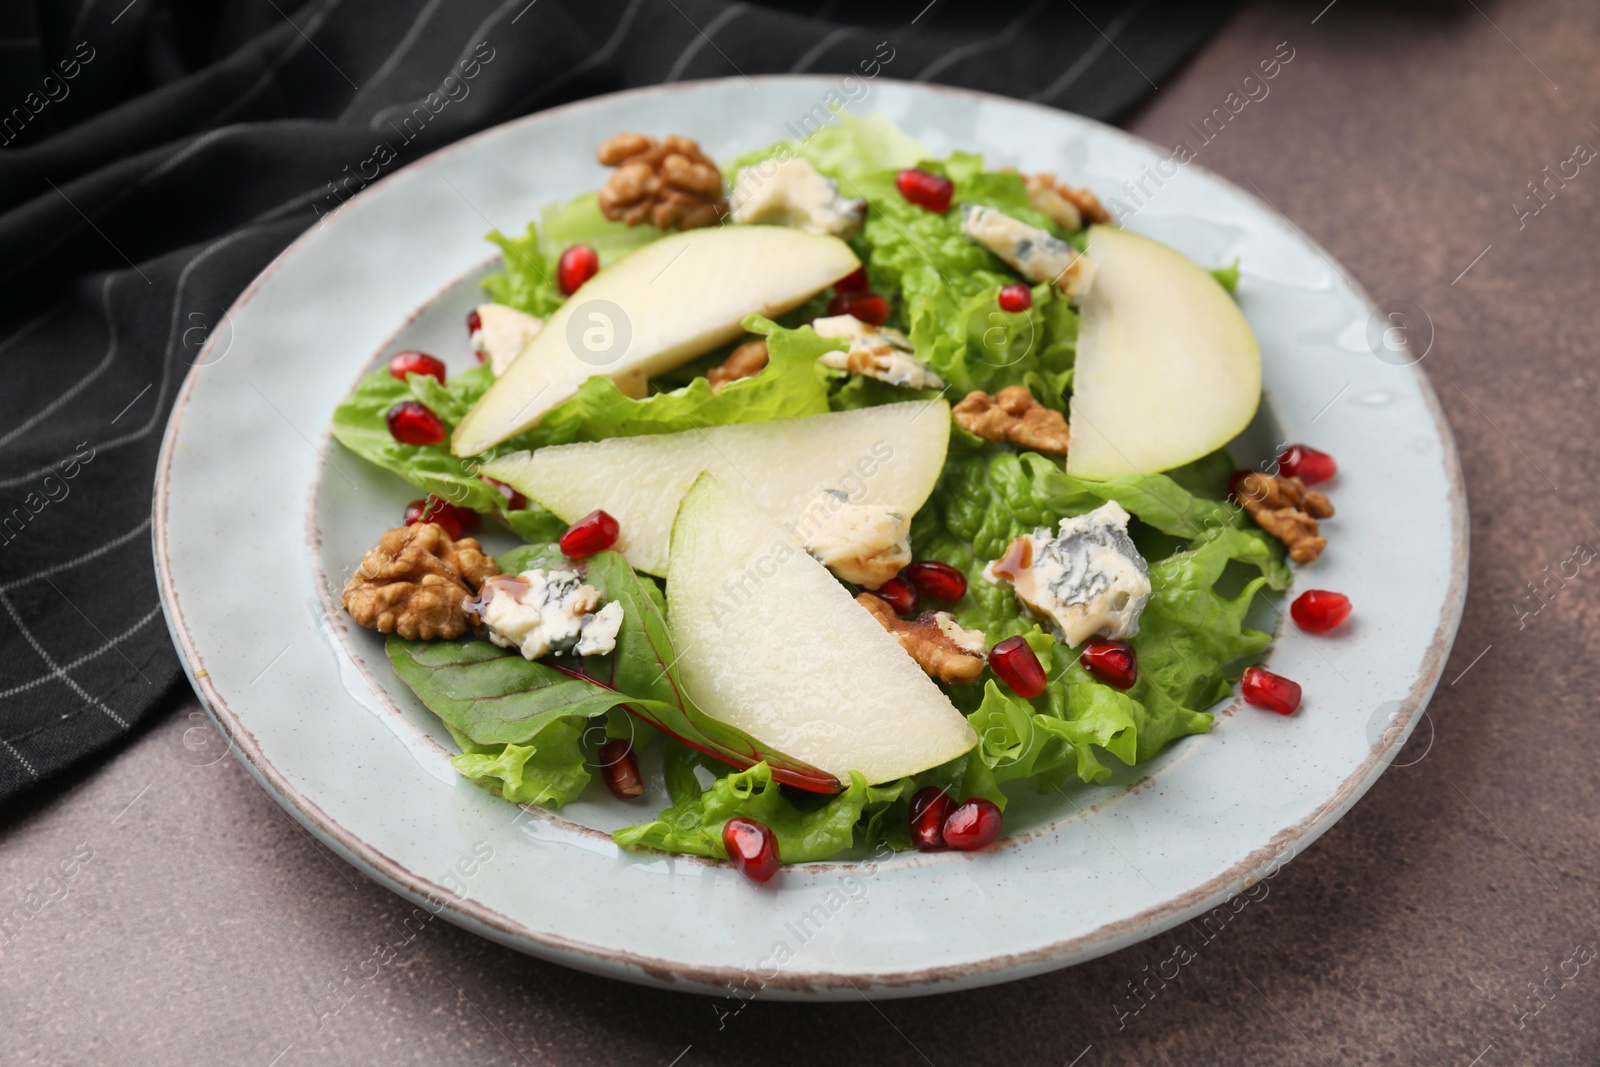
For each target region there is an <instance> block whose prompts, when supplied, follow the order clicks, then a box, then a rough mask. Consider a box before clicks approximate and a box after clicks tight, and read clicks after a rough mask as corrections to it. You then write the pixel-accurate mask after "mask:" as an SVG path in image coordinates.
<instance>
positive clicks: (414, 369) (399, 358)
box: [389, 352, 444, 385]
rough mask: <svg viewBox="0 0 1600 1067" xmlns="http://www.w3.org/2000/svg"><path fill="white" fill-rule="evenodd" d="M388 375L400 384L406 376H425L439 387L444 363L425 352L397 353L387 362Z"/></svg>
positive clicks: (442, 380) (442, 382)
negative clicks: (397, 379)
mask: <svg viewBox="0 0 1600 1067" xmlns="http://www.w3.org/2000/svg"><path fill="white" fill-rule="evenodd" d="M389 373H390V374H392V375H394V376H395V377H396V378H399V379H400V380H401V381H402V382H403V381H405V380H406V375H408V374H425V375H427V376H428V377H429V378H432V379H434V380H435V381H437V382H438V383H439V384H440V385H443V384H444V361H443V360H441V359H435V358H434V357H432V356H430V355H428V353H426V352H397V353H395V355H394V357H393V358H391V359H390V360H389Z"/></svg>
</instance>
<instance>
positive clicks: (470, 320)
mask: <svg viewBox="0 0 1600 1067" xmlns="http://www.w3.org/2000/svg"><path fill="white" fill-rule="evenodd" d="M481 329H483V318H482V316H480V315H479V314H478V311H477V309H476V308H474V309H473V310H471V311H469V312H467V333H468V334H469V335H471V334H475V333H477V332H478V331H479V330H481Z"/></svg>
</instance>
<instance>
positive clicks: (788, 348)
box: [541, 316, 843, 441]
mask: <svg viewBox="0 0 1600 1067" xmlns="http://www.w3.org/2000/svg"><path fill="white" fill-rule="evenodd" d="M745 327H746V329H749V330H751V331H752V332H754V333H762V334H767V335H768V337H767V356H768V363H767V366H766V367H765V368H763V369H762V371H761V372H760V373H759V374H756V375H754V376H752V377H749V378H741V379H739V380H738V381H733V382H729V383H728V384H727V385H725V386H723V387H722V388H721V389H720V390H717V391H715V392H714V391H712V388H711V383H710V382H708V381H707V380H706V379H705V378H695V379H693V380H692V381H690V382H689V384H687V385H685V386H682V387H681V388H678V389H674V390H672V391H670V392H663V393H656V394H654V395H652V396H647V397H644V398H643V399H640V400H634V399H632V398H630V397H627V396H624V395H623V393H622V390H620V389H618V388H617V385H616V383H615V382H613V381H612V380H611V379H610V378H608V377H605V376H603V375H597V376H595V377H593V378H590V379H589V380H588V381H586V382H584V383H583V385H581V386H579V388H578V394H577V395H576V396H574V397H573V398H572V399H571V400H568V401H566V402H565V403H563V404H562V405H560V406H559V407H557V408H555V409H554V410H552V411H551V412H550V413H549V414H548V415H546V416H545V417H544V420H543V423H542V426H541V429H544V430H545V431H546V432H551V433H561V434H563V435H566V436H569V437H570V438H571V439H574V440H583V441H598V440H601V439H602V438H607V437H635V436H638V435H640V434H656V433H677V432H679V431H683V430H693V429H704V428H705V427H707V426H727V425H731V424H733V423H739V422H765V421H767V420H769V419H792V418H798V417H800V416H802V415H820V414H822V413H823V412H825V411H827V410H828V381H829V378H828V372H827V370H826V368H824V367H822V366H821V365H820V364H819V363H817V356H819V355H821V354H822V353H823V352H825V351H827V350H828V349H830V348H838V347H840V346H841V345H842V344H843V342H841V341H830V340H827V339H825V338H821V337H818V336H817V335H816V334H815V333H814V332H812V330H811V329H810V327H803V328H801V329H799V330H785V329H783V328H782V327H780V326H778V325H777V324H776V323H774V322H772V321H771V320H769V319H764V318H761V317H760V316H752V317H751V318H750V319H749V320H747V321H746V323H745Z"/></svg>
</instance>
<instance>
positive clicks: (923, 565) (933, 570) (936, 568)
mask: <svg viewBox="0 0 1600 1067" xmlns="http://www.w3.org/2000/svg"><path fill="white" fill-rule="evenodd" d="M901 573H902V574H903V575H904V576H905V577H906V579H908V580H909V581H910V582H911V584H912V585H913V586H915V587H916V589H917V592H919V593H924V594H926V595H928V596H931V597H933V598H934V599H935V600H943V601H945V602H946V603H949V604H954V603H955V602H956V601H958V600H960V599H961V598H962V597H964V596H966V595H967V576H966V575H965V574H962V573H961V572H960V571H958V570H956V569H955V568H954V567H952V566H950V564H948V563H937V562H935V561H933V560H931V559H929V560H921V561H919V562H916V563H913V564H911V565H910V566H909V567H907V568H906V569H905V570H904V571H903V572H901Z"/></svg>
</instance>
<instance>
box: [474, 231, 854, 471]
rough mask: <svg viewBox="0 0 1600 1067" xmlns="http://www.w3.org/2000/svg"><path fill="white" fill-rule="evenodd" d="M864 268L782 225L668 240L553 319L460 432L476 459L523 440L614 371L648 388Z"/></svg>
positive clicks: (590, 287) (838, 245)
mask: <svg viewBox="0 0 1600 1067" xmlns="http://www.w3.org/2000/svg"><path fill="white" fill-rule="evenodd" d="M860 265H861V263H860V261H859V260H857V259H856V255H855V253H854V252H852V251H850V246H849V245H847V244H845V243H844V242H843V241H841V240H839V239H838V238H837V237H825V236H821V235H819V234H811V233H801V232H800V231H799V230H790V229H785V228H784V227H781V226H723V227H718V228H710V229H700V230H688V231H685V232H683V233H678V234H673V235H672V236H670V237H663V238H662V239H661V240H659V241H656V242H654V243H652V244H648V245H645V246H644V247H643V248H641V249H639V250H638V251H637V252H634V253H633V254H632V255H630V256H628V257H627V258H626V259H624V260H622V261H621V262H619V263H617V264H616V265H615V266H611V267H607V268H606V269H605V270H602V271H601V272H600V273H599V274H597V275H595V276H594V278H592V279H591V280H590V281H589V282H588V283H586V284H585V285H584V286H583V287H582V288H581V289H579V290H578V291H577V292H576V293H574V294H573V295H572V297H571V298H570V299H569V300H568V301H567V302H566V303H565V304H563V305H562V306H561V308H560V309H559V310H557V311H556V313H555V314H554V315H551V316H550V318H549V319H548V320H547V321H546V322H545V325H544V329H542V330H540V331H539V333H538V335H537V336H536V337H534V338H533V339H532V340H531V341H530V342H529V344H528V345H527V347H526V348H524V349H523V350H522V354H521V355H519V356H518V357H517V358H516V360H515V361H513V362H512V364H511V366H510V367H509V368H508V369H507V370H506V372H505V374H503V375H501V376H500V377H499V378H497V379H496V380H495V383H494V385H493V386H491V387H490V388H489V391H488V392H486V393H484V394H483V396H482V397H481V398H480V399H479V400H478V402H477V404H475V405H474V406H473V408H472V410H471V411H469V412H468V413H467V416H466V418H464V419H462V420H461V422H460V424H459V425H457V426H456V430H455V434H454V436H453V437H452V438H451V440H450V448H451V451H453V452H454V453H455V454H456V455H458V456H474V455H477V454H478V453H479V452H482V451H483V450H484V449H487V448H490V447H492V446H493V445H496V444H499V443H500V442H501V441H504V440H505V439H506V438H508V437H511V436H513V435H515V434H518V433H521V432H522V431H523V430H526V429H528V428H529V427H530V426H533V425H534V424H536V423H537V422H538V421H539V418H540V416H542V415H543V414H544V413H545V412H546V411H549V410H550V409H551V408H553V407H555V406H556V405H557V404H559V403H561V402H562V401H563V400H566V399H567V398H569V397H570V396H572V395H573V394H574V393H575V392H577V391H578V386H579V385H581V384H582V383H583V382H584V380H585V379H587V378H590V377H592V376H593V375H596V374H609V375H611V376H612V377H613V378H616V379H617V380H618V382H619V384H622V385H624V386H625V387H632V388H634V389H637V387H638V385H639V383H642V382H643V381H644V380H645V379H647V378H649V377H652V376H654V375H656V374H660V373H662V372H663V371H667V370H671V369H672V368H674V367H678V366H681V365H682V364H684V363H687V362H688V361H689V360H691V359H693V358H695V357H696V356H699V355H703V354H705V353H706V352H708V351H710V350H711V349H713V348H715V347H717V346H718V345H720V344H725V343H726V342H728V341H731V340H733V339H734V338H735V337H737V336H739V334H740V332H741V330H742V329H743V327H742V326H741V323H742V322H743V321H744V319H745V318H746V317H747V316H749V315H768V316H771V315H778V314H781V313H782V312H785V311H788V310H789V309H790V308H793V307H796V306H798V305H800V304H803V303H805V301H807V300H809V299H810V298H811V297H813V296H815V295H816V294H817V293H819V292H821V291H822V290H823V289H824V288H826V287H827V286H829V285H832V284H833V283H834V282H836V281H838V280H839V279H840V278H843V277H844V276H845V275H846V274H849V273H850V272H851V271H853V270H855V269H856V268H857V267H859V266H860Z"/></svg>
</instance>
